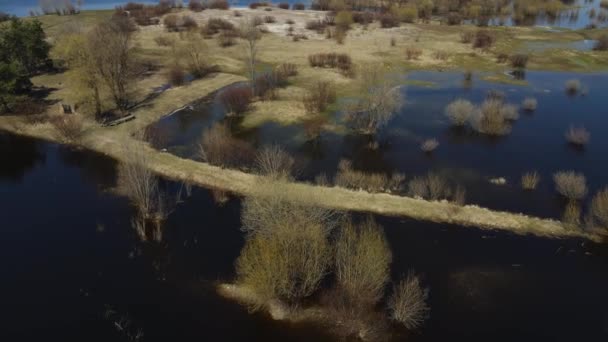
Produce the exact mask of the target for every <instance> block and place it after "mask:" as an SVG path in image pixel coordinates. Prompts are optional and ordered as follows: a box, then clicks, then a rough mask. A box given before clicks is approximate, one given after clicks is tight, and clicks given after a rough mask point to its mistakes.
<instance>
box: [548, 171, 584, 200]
mask: <svg viewBox="0 0 608 342" xmlns="http://www.w3.org/2000/svg"><path fill="white" fill-rule="evenodd" d="M553 181H555V189H556V190H557V192H558V193H560V194H561V195H562V196H564V197H566V198H568V199H571V200H580V199H582V198H583V197H585V196H586V195H587V181H586V179H585V176H584V175H583V174H582V173H576V172H574V171H560V172H557V173H555V174H554V175H553Z"/></svg>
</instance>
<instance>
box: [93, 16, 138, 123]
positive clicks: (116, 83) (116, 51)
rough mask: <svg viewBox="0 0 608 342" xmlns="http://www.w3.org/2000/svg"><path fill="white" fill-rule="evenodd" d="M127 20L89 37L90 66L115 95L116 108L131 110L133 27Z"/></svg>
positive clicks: (111, 23)
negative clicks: (129, 108) (129, 107)
mask: <svg viewBox="0 0 608 342" xmlns="http://www.w3.org/2000/svg"><path fill="white" fill-rule="evenodd" d="M129 20H130V19H129V18H126V17H114V18H112V19H110V20H108V21H106V22H104V23H101V24H99V25H97V26H96V27H95V28H94V29H93V30H92V31H91V32H90V33H89V37H88V39H89V44H90V45H91V48H90V52H91V56H90V58H91V62H92V63H93V66H94V68H95V69H96V70H97V73H98V74H99V76H100V78H101V79H102V80H103V81H104V82H105V84H106V86H107V87H108V89H109V90H110V93H111V94H112V98H113V100H114V103H115V105H116V107H117V108H118V109H119V110H120V111H122V112H124V111H125V110H126V109H127V108H128V106H129V94H128V92H129V87H130V85H131V84H132V81H133V76H134V75H133V71H134V68H133V64H134V63H133V62H134V61H133V53H132V42H131V40H132V35H133V30H134V29H133V26H132V25H133V24H132V23H131V22H130V21H129Z"/></svg>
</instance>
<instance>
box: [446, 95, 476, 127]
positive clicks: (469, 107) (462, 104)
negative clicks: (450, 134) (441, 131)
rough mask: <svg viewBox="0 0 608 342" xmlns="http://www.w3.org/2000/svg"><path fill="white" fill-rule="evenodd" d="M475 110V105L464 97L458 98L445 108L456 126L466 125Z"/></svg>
mask: <svg viewBox="0 0 608 342" xmlns="http://www.w3.org/2000/svg"><path fill="white" fill-rule="evenodd" d="M474 112H475V106H474V105H473V104H472V103H471V102H470V101H467V100H464V99H457V100H455V101H453V102H451V103H450V104H449V105H448V106H447V107H446V108H445V115H447V117H448V118H450V120H451V121H452V124H453V125H455V126H464V124H465V123H466V122H467V120H468V119H469V118H470V117H471V115H472V114H473V113H474Z"/></svg>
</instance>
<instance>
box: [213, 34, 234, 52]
mask: <svg viewBox="0 0 608 342" xmlns="http://www.w3.org/2000/svg"><path fill="white" fill-rule="evenodd" d="M217 43H218V45H219V46H221V47H223V48H225V47H229V46H233V45H235V44H236V39H234V37H233V36H232V34H226V33H225V32H221V33H220V34H219V35H218V36H217Z"/></svg>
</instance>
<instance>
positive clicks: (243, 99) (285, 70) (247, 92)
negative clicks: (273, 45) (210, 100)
mask: <svg viewBox="0 0 608 342" xmlns="http://www.w3.org/2000/svg"><path fill="white" fill-rule="evenodd" d="M297 74H298V69H297V67H296V65H295V64H291V63H283V64H281V65H279V66H278V67H276V68H274V69H273V70H272V71H269V72H265V73H262V74H259V75H256V77H255V79H254V81H253V86H251V85H242V86H236V87H230V88H228V89H225V90H224V91H222V92H221V94H220V95H219V99H220V102H221V103H222V105H223V106H224V107H225V108H226V111H227V112H229V113H233V114H243V113H245V112H247V111H248V110H249V106H250V104H251V102H252V101H253V99H254V97H259V98H261V99H264V100H274V99H276V98H277V92H276V91H277V89H278V88H282V87H285V86H287V84H288V78H289V77H292V76H296V75H297Z"/></svg>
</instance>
